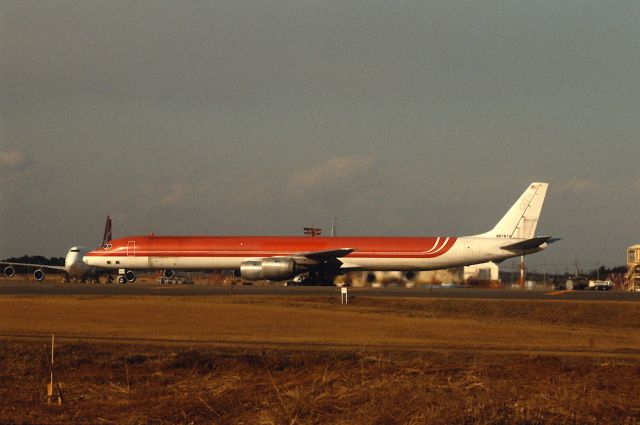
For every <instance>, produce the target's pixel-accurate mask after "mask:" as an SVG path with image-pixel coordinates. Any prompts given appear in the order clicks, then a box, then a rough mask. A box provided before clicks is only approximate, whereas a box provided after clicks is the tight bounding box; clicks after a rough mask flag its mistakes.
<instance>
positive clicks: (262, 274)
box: [240, 258, 300, 280]
mask: <svg viewBox="0 0 640 425" xmlns="http://www.w3.org/2000/svg"><path fill="white" fill-rule="evenodd" d="M298 274H300V267H299V266H298V265H297V264H296V262H295V261H294V260H293V259H292V258H265V259H264V260H254V261H245V262H243V263H241V264H240V276H242V278H243V279H247V280H262V279H267V280H287V279H292V278H294V277H295V276H297V275H298Z"/></svg>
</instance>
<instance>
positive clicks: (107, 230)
mask: <svg viewBox="0 0 640 425" xmlns="http://www.w3.org/2000/svg"><path fill="white" fill-rule="evenodd" d="M109 242H111V217H109V216H107V222H106V223H105V224H104V235H103V236H102V246H105V245H106V244H108V243H109Z"/></svg>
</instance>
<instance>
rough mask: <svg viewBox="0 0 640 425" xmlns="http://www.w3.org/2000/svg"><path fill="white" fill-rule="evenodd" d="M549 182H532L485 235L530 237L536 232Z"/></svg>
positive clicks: (515, 237) (516, 237) (513, 237)
mask: <svg viewBox="0 0 640 425" xmlns="http://www.w3.org/2000/svg"><path fill="white" fill-rule="evenodd" d="M547 186H549V184H548V183H537V182H536V183H531V184H530V185H529V187H528V188H527V190H525V191H524V193H523V194H522V196H520V198H519V199H518V200H517V201H516V203H515V204H513V206H512V207H511V208H510V209H509V211H508V212H507V213H506V214H505V216H504V217H502V219H501V220H500V221H499V222H498V224H496V227H494V228H493V229H491V230H490V231H489V232H487V233H484V234H482V235H478V236H483V237H492V238H512V239H530V238H532V237H534V235H535V233H536V227H537V226H538V219H539V217H540V212H541V211H542V204H543V203H544V197H545V195H546V194H547Z"/></svg>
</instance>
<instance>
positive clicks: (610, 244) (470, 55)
mask: <svg viewBox="0 0 640 425" xmlns="http://www.w3.org/2000/svg"><path fill="white" fill-rule="evenodd" d="M639 117H640V3H639V2H637V1H635V0H627V1H618V0H613V1H608V2H602V1H600V0H566V1H560V2H558V1H555V0H554V1H550V0H540V1H535V2H524V1H512V0H509V1H506V0H491V1H488V0H468V1H462V0H439V1H431V0H408V1H397V2H390V1H380V0H366V1H365V0H339V1H337V0H299V1H285V0H246V1H245V0H240V1H239V0H216V1H215V2H212V1H204V0H202V1H197V0H193V1H182V2H176V1H158V0H152V1H151V0H149V1H146V0H140V1H117V0H109V1H97V0H96V1H86V0H81V1H80V0H78V1H66V0H51V1H46V2H42V1H37V0H0V119H1V121H0V222H1V224H2V231H1V232H0V257H1V258H6V257H10V256H20V255H23V254H30V255H35V254H42V255H46V256H64V254H65V253H66V251H67V250H68V248H69V247H71V246H72V245H85V246H89V247H94V246H98V245H99V244H100V242H101V238H102V232H103V226H104V221H105V218H106V216H107V215H111V217H112V218H113V232H114V237H118V236H125V235H132V234H148V233H151V232H155V233H156V234H184V235H192V234H212V235H213V234H221V235H232V234H241V235H256V234H266V235H278V234H289V235H290V234H301V233H302V228H303V227H304V226H309V225H316V226H319V227H323V228H324V229H325V231H328V230H329V228H330V226H331V220H332V216H334V215H335V217H336V223H337V228H338V231H339V234H341V235H381V236H390V235H400V236H409V235H411V236H423V235H424V236H430V235H469V234H477V233H482V232H484V231H487V230H489V229H490V228H492V227H493V226H494V224H495V223H496V222H497V221H498V220H499V219H500V217H502V215H503V214H504V213H505V212H506V211H507V209H508V208H509V207H510V206H511V204H512V203H513V202H514V201H515V200H516V199H517V197H518V196H519V195H520V194H521V193H522V192H523V191H524V190H525V188H526V187H527V186H528V184H529V183H530V182H532V181H545V182H548V183H549V191H548V194H547V198H546V202H545V207H544V209H543V213H542V217H541V220H540V224H539V226H538V233H539V234H542V235H554V236H558V237H562V238H564V239H563V240H562V241H561V242H559V243H557V244H555V245H553V246H551V247H550V248H549V249H547V250H546V251H545V252H543V253H539V254H535V255H532V256H529V257H528V262H529V265H530V267H537V268H538V269H540V270H545V271H549V272H564V271H566V270H569V271H571V270H573V269H574V267H575V262H576V261H578V262H580V266H581V267H583V268H590V267H591V266H592V265H593V267H595V266H596V265H598V264H603V265H606V266H616V265H620V264H624V263H625V249H626V248H627V246H629V245H632V244H635V243H640V223H639V222H638V212H639V211H640V168H639V159H640V139H639V134H640V118H639Z"/></svg>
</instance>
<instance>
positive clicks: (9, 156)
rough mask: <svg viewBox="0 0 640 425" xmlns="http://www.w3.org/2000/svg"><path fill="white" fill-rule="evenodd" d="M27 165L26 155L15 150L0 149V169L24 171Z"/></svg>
mask: <svg viewBox="0 0 640 425" xmlns="http://www.w3.org/2000/svg"><path fill="white" fill-rule="evenodd" d="M28 165H29V161H28V160H27V157H26V156H25V155H24V154H23V153H22V152H19V151H17V150H13V151H0V169H2V170H3V171H10V172H12V171H13V172H18V171H24V170H25V169H26V168H27V167H28Z"/></svg>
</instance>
